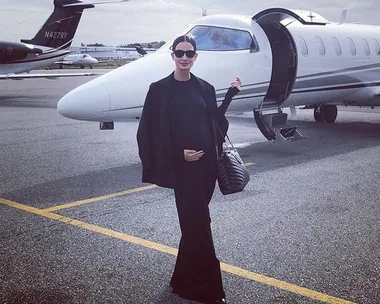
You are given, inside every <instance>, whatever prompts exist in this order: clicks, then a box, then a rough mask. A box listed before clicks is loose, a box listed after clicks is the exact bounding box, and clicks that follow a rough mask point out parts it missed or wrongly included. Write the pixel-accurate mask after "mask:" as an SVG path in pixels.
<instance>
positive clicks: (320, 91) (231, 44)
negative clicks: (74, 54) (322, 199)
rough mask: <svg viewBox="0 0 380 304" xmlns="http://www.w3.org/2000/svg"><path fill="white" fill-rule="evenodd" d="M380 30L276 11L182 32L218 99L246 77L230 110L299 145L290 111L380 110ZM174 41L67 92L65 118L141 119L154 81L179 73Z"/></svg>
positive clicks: (328, 115)
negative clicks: (193, 46)
mask: <svg viewBox="0 0 380 304" xmlns="http://www.w3.org/2000/svg"><path fill="white" fill-rule="evenodd" d="M379 30H380V27H379V26H370V25H361V24H346V23H342V22H341V23H331V22H329V21H328V20H326V19H325V18H323V17H322V16H320V15H318V14H317V13H314V12H310V11H307V10H305V11H301V10H289V9H284V8H272V9H267V10H264V11H262V12H259V13H258V14H256V15H255V16H253V17H252V18H251V17H247V16H239V15H211V16H207V17H203V18H201V19H200V20H198V21H196V22H195V23H193V24H191V25H190V26H189V27H188V28H186V29H185V30H184V31H183V32H182V33H181V34H187V35H190V36H192V37H194V39H195V40H196V42H197V52H198V54H199V56H198V58H197V62H196V64H195V65H194V67H193V72H194V74H195V75H197V76H199V77H201V78H203V79H205V80H207V81H209V82H210V83H212V84H213V85H214V87H215V89H216V94H217V95H216V96H217V100H218V101H221V100H222V99H223V96H224V94H225V93H226V91H227V89H228V87H229V84H230V82H231V79H233V78H234V77H235V76H240V78H241V79H242V81H243V86H242V89H241V92H240V93H239V94H238V95H237V96H236V97H235V98H234V101H233V102H232V103H231V105H230V107H229V111H230V112H233V111H235V112H245V111H253V114H254V117H255V121H256V124H257V126H258V128H259V129H260V131H261V132H262V133H263V135H264V136H265V137H266V138H267V139H268V140H274V139H276V138H279V137H280V138H284V139H287V140H296V139H302V138H303V136H302V135H301V134H300V133H299V132H298V131H297V129H296V128H297V126H295V125H287V114H286V113H283V111H282V109H283V108H284V107H290V106H307V107H308V108H314V117H315V120H316V121H317V122H328V123H333V122H334V121H335V119H336V117H337V105H346V106H370V107H375V106H380V31H379ZM174 38H175V37H174ZM174 38H173V39H174ZM173 39H171V40H169V41H168V42H167V43H166V44H165V45H164V46H163V47H162V48H161V49H159V50H158V51H156V52H155V53H154V54H151V55H150V56H145V57H143V58H141V59H139V60H136V61H134V62H132V63H129V64H128V65H126V66H123V67H120V68H118V69H116V70H114V71H111V72H109V73H107V74H105V75H102V76H100V77H98V78H97V79H94V80H92V81H90V82H88V83H86V84H84V85H82V86H80V87H78V88H76V89H74V90H73V91H71V92H69V93H68V94H67V95H65V96H64V97H63V98H62V99H61V100H60V101H59V103H58V106H57V109H58V111H59V113H61V114H62V115H63V116H66V117H69V118H73V119H79V120H88V121H99V122H100V123H101V128H102V129H112V128H113V122H116V121H125V120H129V119H135V118H138V117H140V115H141V110H142V107H143V104H144V100H145V96H146V93H147V91H148V87H149V85H150V83H152V82H154V81H157V80H159V79H160V78H163V77H165V76H167V75H168V74H170V73H171V72H172V71H173V69H174V67H173V62H172V59H171V56H170V53H171V52H172V50H171V45H172V42H173ZM126 83H127V84H128V85H126Z"/></svg>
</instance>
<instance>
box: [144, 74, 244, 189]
mask: <svg viewBox="0 0 380 304" xmlns="http://www.w3.org/2000/svg"><path fill="white" fill-rule="evenodd" d="M191 77H195V79H196V80H197V83H198V84H199V88H200V90H201V93H202V95H203V97H204V99H205V101H206V103H207V108H208V114H209V116H211V119H212V126H213V133H214V144H215V146H216V147H217V148H218V150H219V151H221V149H222V144H223V141H224V137H225V135H226V133H227V130H228V120H227V119H226V117H225V113H226V110H227V107H228V106H229V104H230V102H231V100H232V97H233V96H234V95H236V94H237V93H238V92H239V89H237V88H230V89H229V90H228V92H227V93H226V96H225V99H224V101H223V103H222V105H221V106H219V108H218V106H217V103H216V95H215V89H214V87H213V86H212V85H210V84H209V83H208V82H206V81H204V80H203V79H201V78H198V77H196V76H194V75H193V74H191ZM173 82H174V72H173V73H172V74H170V75H169V76H167V77H165V78H163V79H161V80H159V81H157V82H154V83H152V84H151V85H150V87H149V91H148V93H147V96H146V99H145V104H144V108H143V111H142V115H141V119H140V123H139V127H138V130H137V143H138V148H139V156H140V158H141V161H142V166H143V172H142V182H145V183H152V184H156V185H157V186H160V187H166V188H172V189H174V188H175V185H176V178H175V173H174V165H173V147H172V138H171V132H170V124H169V104H170V98H171V88H172V87H173ZM216 124H217V125H219V128H218V127H217V126H216Z"/></svg>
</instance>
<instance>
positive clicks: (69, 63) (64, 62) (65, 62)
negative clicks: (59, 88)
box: [54, 61, 74, 65]
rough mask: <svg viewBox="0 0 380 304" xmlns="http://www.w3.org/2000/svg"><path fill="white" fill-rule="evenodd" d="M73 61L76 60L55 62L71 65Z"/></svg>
mask: <svg viewBox="0 0 380 304" xmlns="http://www.w3.org/2000/svg"><path fill="white" fill-rule="evenodd" d="M73 63H74V61H56V62H54V64H67V65H71V64H73Z"/></svg>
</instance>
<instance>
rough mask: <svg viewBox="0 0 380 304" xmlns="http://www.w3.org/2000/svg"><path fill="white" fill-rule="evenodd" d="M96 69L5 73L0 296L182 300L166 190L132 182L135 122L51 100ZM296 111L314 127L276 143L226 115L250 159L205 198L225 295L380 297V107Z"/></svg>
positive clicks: (254, 298)
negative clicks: (238, 179) (233, 189)
mask: <svg viewBox="0 0 380 304" xmlns="http://www.w3.org/2000/svg"><path fill="white" fill-rule="evenodd" d="M54 72H56V71H54ZM65 72H67V71H65ZM79 72H81V71H79ZM92 78H93V77H83V78H80V77H78V78H67V79H61V80H43V79H42V80H41V79H40V80H23V81H8V80H7V81H1V82H0V139H1V140H0V155H1V161H0V233H1V234H0V303H155V304H161V303H165V304H176V303H190V302H189V301H185V300H182V299H180V298H178V297H177V296H175V295H173V294H172V293H171V292H170V288H169V287H168V283H169V280H170V277H171V273H172V271H173V266H174V263H175V255H174V254H175V249H176V248H177V246H178V242H179V237H180V230H179V225H178V219H177V214H176V209H175V204H174V196H173V193H172V191H171V190H168V189H162V188H150V189H145V190H142V189H140V187H143V186H147V185H146V184H142V183H141V182H140V180H141V164H140V161H139V158H138V155H137V146H136V140H135V134H136V129H137V124H138V122H137V121H136V122H130V123H124V124H116V125H115V126H116V128H115V130H113V131H100V130H99V126H98V124H97V123H90V122H80V121H75V120H70V119H66V118H64V117H62V116H60V115H59V114H58V113H57V112H56V109H55V106H56V104H57V101H58V100H59V99H60V97H62V96H63V95H64V94H65V93H66V92H68V91H69V90H71V89H73V88H74V87H76V86H78V85H79V84H81V83H84V82H86V81H88V80H90V79H92ZM297 117H298V119H297V121H292V123H296V124H297V125H298V127H299V130H300V132H301V133H302V134H303V135H305V136H307V137H308V139H306V140H302V141H298V142H293V143H288V142H282V141H278V142H276V143H273V142H267V141H266V140H265V139H264V137H263V136H262V135H261V134H260V132H259V131H258V129H257V128H256V126H255V123H254V121H253V119H252V118H251V115H250V114H242V115H231V116H229V120H230V124H231V125H230V137H231V139H232V140H233V142H234V143H235V144H236V146H237V147H238V149H239V152H240V154H241V156H242V157H243V159H244V161H245V162H247V163H254V164H253V165H250V166H249V167H248V170H249V172H250V174H251V182H250V183H249V184H248V186H247V188H246V189H245V191H244V192H242V193H239V194H235V195H230V196H223V195H222V194H221V193H220V191H219V190H218V189H217V188H216V191H215V194H214V197H213V201H212V203H211V207H210V208H211V214H212V229H213V234H214V242H215V247H216V252H217V255H218V258H219V259H220V261H221V262H223V263H224V264H223V269H224V270H223V282H224V287H225V290H226V293H227V300H228V303H233V304H238V303H244V304H245V303H258V304H266V303H286V304H293V303H322V302H325V303H370V304H377V303H380V286H379V284H380V283H379V282H380V251H379V245H380V232H379V231H380V221H379V218H380V189H379V180H380V162H379V155H380V112H379V111H378V110H373V111H372V110H367V109H365V110H360V109H358V110H356V109H355V110H349V109H340V110H339V113H338V119H337V121H336V123H335V124H319V123H315V122H314V121H313V114H312V111H311V110H298V112H297ZM134 189H137V190H134ZM126 190H131V191H130V192H131V193H128V192H123V191H126ZM139 190H140V191H139ZM133 191H135V192H133ZM120 192H121V193H120ZM104 195H108V196H105V197H101V196H104ZM99 197H100V198H99ZM90 198H93V200H90V201H86V200H87V199H90ZM73 202H78V203H75V204H73V205H65V204H69V203H73ZM62 205H65V206H63V207H62V208H61V209H60V207H58V208H57V209H48V210H46V208H51V207H55V206H62ZM133 237H136V239H135V238H133ZM146 241H150V242H151V243H149V242H146ZM163 245H164V246H163ZM165 246H167V247H165ZM260 275H261V276H260ZM273 279H275V280H273ZM345 301H347V302H345Z"/></svg>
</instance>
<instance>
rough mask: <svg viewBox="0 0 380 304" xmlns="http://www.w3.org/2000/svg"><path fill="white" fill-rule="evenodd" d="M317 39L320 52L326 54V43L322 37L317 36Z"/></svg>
mask: <svg viewBox="0 0 380 304" xmlns="http://www.w3.org/2000/svg"><path fill="white" fill-rule="evenodd" d="M315 39H316V40H317V44H318V49H319V54H321V55H326V48H325V44H324V43H323V40H322V38H321V37H318V36H316V37H315Z"/></svg>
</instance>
